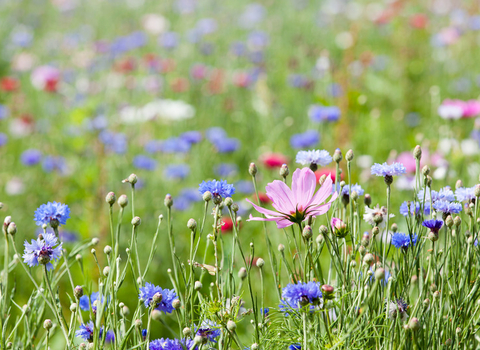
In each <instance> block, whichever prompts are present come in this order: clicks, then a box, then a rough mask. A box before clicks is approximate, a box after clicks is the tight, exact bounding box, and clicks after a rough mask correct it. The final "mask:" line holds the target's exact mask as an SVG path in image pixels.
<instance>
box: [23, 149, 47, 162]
mask: <svg viewBox="0 0 480 350" xmlns="http://www.w3.org/2000/svg"><path fill="white" fill-rule="evenodd" d="M20 159H21V161H22V163H23V164H24V165H27V166H31V165H35V164H38V163H40V160H41V159H42V152H40V151H39V150H38V149H27V150H26V151H24V152H23V153H22V155H21V156H20Z"/></svg>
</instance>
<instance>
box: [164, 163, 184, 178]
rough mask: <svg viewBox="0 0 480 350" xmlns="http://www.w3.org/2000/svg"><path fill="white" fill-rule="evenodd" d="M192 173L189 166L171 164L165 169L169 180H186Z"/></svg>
mask: <svg viewBox="0 0 480 350" xmlns="http://www.w3.org/2000/svg"><path fill="white" fill-rule="evenodd" d="M189 173H190V167H189V166H188V165H187V164H170V165H167V166H166V167H165V170H164V174H165V177H166V178H167V179H171V180H175V179H179V180H181V179H184V178H186V177H187V176H188V174H189Z"/></svg>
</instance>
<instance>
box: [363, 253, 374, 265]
mask: <svg viewBox="0 0 480 350" xmlns="http://www.w3.org/2000/svg"><path fill="white" fill-rule="evenodd" d="M374 261H375V257H374V256H373V255H372V254H371V253H368V254H366V255H365V256H364V258H363V262H364V263H365V264H368V265H371V264H372V263H373V262H374Z"/></svg>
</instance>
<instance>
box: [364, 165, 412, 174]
mask: <svg viewBox="0 0 480 350" xmlns="http://www.w3.org/2000/svg"><path fill="white" fill-rule="evenodd" d="M371 171H372V175H377V176H397V175H401V174H405V172H406V171H407V169H406V168H405V167H404V166H403V164H402V163H393V164H390V165H388V164H387V162H385V163H383V164H378V163H375V164H373V165H372V168H371Z"/></svg>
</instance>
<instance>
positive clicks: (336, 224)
mask: <svg viewBox="0 0 480 350" xmlns="http://www.w3.org/2000/svg"><path fill="white" fill-rule="evenodd" d="M330 225H331V226H332V230H333V232H334V233H335V236H337V237H339V238H344V237H345V236H346V235H347V234H348V228H347V225H346V224H345V223H344V222H343V221H342V220H340V219H339V218H333V217H332V219H331V220H330Z"/></svg>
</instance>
